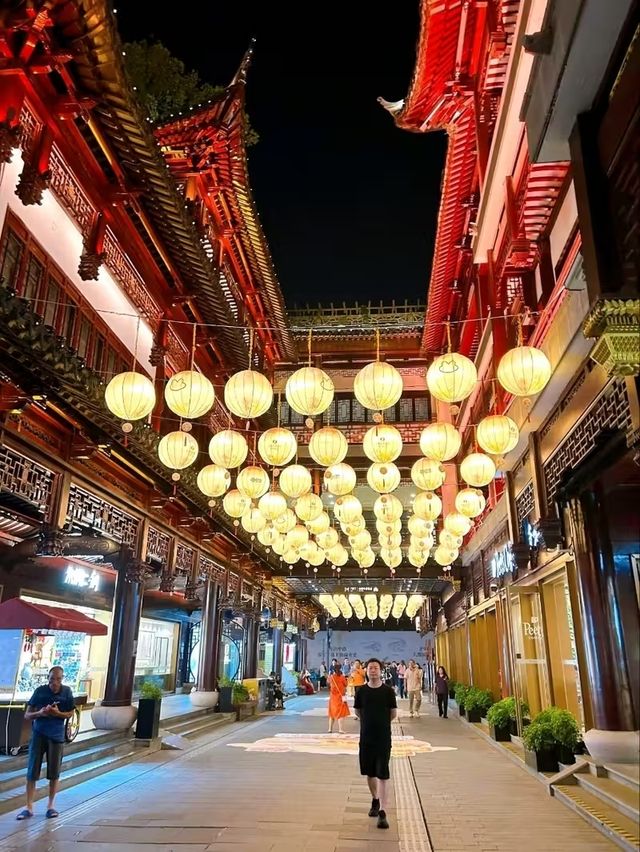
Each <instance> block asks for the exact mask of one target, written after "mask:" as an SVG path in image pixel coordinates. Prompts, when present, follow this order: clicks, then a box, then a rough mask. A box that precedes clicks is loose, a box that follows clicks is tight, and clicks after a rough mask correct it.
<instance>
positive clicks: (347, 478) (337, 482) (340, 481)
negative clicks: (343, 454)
mask: <svg viewBox="0 0 640 852" xmlns="http://www.w3.org/2000/svg"><path fill="white" fill-rule="evenodd" d="M356 481H357V477H356V472H355V470H354V469H353V468H352V467H351V465H349V464H345V462H340V463H339V464H332V465H331V466H330V467H328V468H327V469H326V470H325V472H324V484H325V486H326V489H327V491H328V492H329V493H330V494H335V495H336V497H342V496H344V495H345V494H348V493H349V492H350V491H353V489H354V488H355V486H356Z"/></svg>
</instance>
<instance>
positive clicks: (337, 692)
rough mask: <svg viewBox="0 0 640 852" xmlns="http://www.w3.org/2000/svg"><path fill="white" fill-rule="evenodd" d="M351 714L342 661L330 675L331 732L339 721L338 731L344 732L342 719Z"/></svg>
mask: <svg viewBox="0 0 640 852" xmlns="http://www.w3.org/2000/svg"><path fill="white" fill-rule="evenodd" d="M350 715H351V710H350V709H349V705H348V704H347V679H346V677H345V676H344V675H343V674H342V669H341V667H340V663H337V664H336V665H335V666H334V667H333V672H332V673H331V674H330V675H329V733H330V734H332V733H333V725H334V723H335V722H337V723H338V733H339V734H344V730H343V728H342V720H343V719H345V718H346V717H348V716H350Z"/></svg>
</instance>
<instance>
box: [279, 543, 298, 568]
mask: <svg viewBox="0 0 640 852" xmlns="http://www.w3.org/2000/svg"><path fill="white" fill-rule="evenodd" d="M299 559H300V551H299V550H297V549H296V548H295V547H289V548H287V550H285V552H284V553H283V554H282V561H283V562H286V563H287V565H295V564H296V562H298V561H299Z"/></svg>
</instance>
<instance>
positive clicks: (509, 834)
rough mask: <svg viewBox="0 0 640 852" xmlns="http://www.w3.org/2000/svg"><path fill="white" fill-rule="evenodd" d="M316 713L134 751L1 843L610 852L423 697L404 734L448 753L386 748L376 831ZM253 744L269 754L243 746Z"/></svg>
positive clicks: (36, 849)
mask: <svg viewBox="0 0 640 852" xmlns="http://www.w3.org/2000/svg"><path fill="white" fill-rule="evenodd" d="M325 706H326V697H325V696H322V697H320V696H317V697H310V698H299V699H295V700H293V701H290V702H289V703H288V709H287V710H286V711H285V713H284V714H283V713H280V714H269V715H265V716H263V717H262V718H261V719H259V720H258V721H257V722H249V723H239V724H233V725H230V726H227V727H224V728H222V729H217V730H216V731H215V733H212V734H211V735H209V736H208V737H202V738H201V739H199V740H197V741H196V743H195V745H194V746H192V747H191V751H189V752H168V751H162V752H157V753H155V754H153V755H148V756H147V757H141V758H140V759H139V760H138V761H136V763H134V764H130V765H128V766H125V767H123V768H121V769H118V770H116V771H114V772H113V773H110V774H109V775H107V776H104V777H102V778H98V779H96V780H94V781H91V782H87V783H85V784H83V785H80V786H78V787H75V788H72V789H70V790H68V791H64V792H63V793H61V794H60V796H59V799H58V807H59V809H60V811H61V816H60V818H59V819H58V820H56V821H49V822H47V821H45V819H44V816H43V813H44V803H43V802H39V803H38V804H37V814H36V816H35V817H34V819H33V820H30V821H29V822H28V823H17V822H16V821H15V818H14V815H13V814H8V815H6V816H3V817H2V818H0V849H2V850H9V849H13V850H24V852H44V851H45V850H48V852H49V851H50V852H103V850H110V852H118V851H119V850H122V852H160V851H161V850H162V852H169V850H172V852H183V850H184V852H205V850H210V852H269V850H274V851H275V850H278V852H280V850H282V852H284V850H291V852H338V851H339V852H356V850H367V849H371V850H373V852H422V850H428V849H430V848H433V849H434V850H436V852H457V850H463V849H464V850H505V852H506V850H516V849H524V848H526V849H527V852H538V850H539V852H543V850H544V852H554V850H558V852H560V850H562V852H573V850H575V852H577V850H580V852H584V850H594V852H595V850H612V849H614V848H615V847H614V846H613V845H612V844H610V843H609V842H608V841H606V840H605V839H604V838H603V837H601V835H600V834H598V833H597V832H596V831H595V830H593V829H592V828H590V827H589V826H588V825H586V823H584V822H583V821H582V820H581V819H580V818H579V817H577V816H575V815H574V814H572V813H571V812H570V811H568V810H567V809H566V808H564V807H563V806H562V805H561V804H560V803H558V802H556V801H554V800H553V799H552V798H551V797H549V796H548V795H547V792H546V790H545V788H544V787H543V785H541V784H540V783H538V781H536V779H535V778H533V777H531V776H529V775H527V773H525V772H523V771H522V770H521V769H519V768H518V767H517V766H515V765H514V764H513V763H511V762H510V761H509V760H508V759H507V758H505V757H504V756H503V755H501V754H500V753H499V752H497V751H496V750H494V749H493V748H491V746H489V745H488V744H487V743H485V742H484V741H483V740H482V738H480V737H478V736H477V735H476V734H474V733H473V732H472V731H471V730H469V729H468V728H466V727H465V726H463V725H462V724H461V723H460V722H459V721H457V720H456V719H454V718H450V719H448V720H446V721H445V720H440V719H438V718H437V712H436V714H435V717H434V714H433V707H432V705H430V704H429V703H428V702H427V701H426V700H425V703H423V711H424V713H423V717H421V718H420V719H419V720H411V719H409V718H407V717H406V716H405V715H404V714H402V716H401V719H400V728H401V730H402V733H403V734H404V735H405V736H406V735H409V736H414V737H415V738H416V739H417V740H420V741H421V742H427V743H431V745H432V746H433V747H436V748H438V747H442V748H446V749H447V750H442V751H438V750H435V751H430V750H429V751H426V750H425V749H426V746H421V745H420V743H418V744H415V745H412V743H411V741H404V740H402V741H398V745H397V746H395V745H394V748H396V747H397V748H398V749H399V750H400V753H401V754H405V755H406V754H407V753H409V754H410V753H411V752H418V753H415V754H414V756H412V757H406V756H399V757H398V758H395V759H394V760H393V761H392V763H393V772H394V786H395V788H396V791H402V796H401V798H402V802H401V813H402V817H401V825H400V826H398V822H397V819H396V817H397V808H396V805H395V802H394V803H393V806H392V807H390V808H389V817H390V822H391V829H390V830H389V831H380V830H378V829H377V828H376V827H375V820H373V819H369V818H368V817H367V813H366V812H367V810H368V807H369V795H368V792H367V788H366V785H365V783H364V782H363V780H362V779H361V778H360V776H359V774H358V771H357V758H356V756H355V753H347V754H331V753H326V752H327V751H328V750H329V751H330V750H331V749H332V748H333V749H334V750H335V749H337V750H340V749H343V750H349V751H352V752H353V750H354V749H355V747H356V743H355V739H354V738H352V737H350V736H349V735H347V736H345V737H344V738H340V737H339V736H338V735H336V736H334V737H333V738H330V739H329V738H327V737H318V735H319V734H322V733H324V732H325V730H326V727H325V724H326V719H325V718H324V716H323V713H324V710H325ZM346 729H347V730H348V732H349V733H351V734H354V735H355V734H356V733H357V722H356V721H355V720H347V722H346ZM278 734H280V735H285V736H276V735H278ZM289 734H290V735H292V736H291V737H288V736H287V735H289ZM304 735H311V736H304ZM259 741H262V742H259ZM231 743H234V744H238V745H235V746H233V747H232V746H231V745H230V744H231ZM239 744H242V745H239ZM265 748H269V749H272V750H271V751H264V750H255V749H265ZM451 748H453V749H456V750H449V749H451ZM275 749H278V751H275ZM291 749H296V751H292V750H291ZM298 749H301V750H302V749H304V750H305V751H298ZM310 752H311V753H310ZM317 752H320V753H317ZM414 779H415V780H414ZM418 802H421V804H422V809H423V811H424V818H423V816H422V813H421V812H420V810H419V808H418V804H417V803H418ZM425 821H426V828H425ZM429 838H430V841H431V843H432V844H433V845H432V847H431V846H430V845H429Z"/></svg>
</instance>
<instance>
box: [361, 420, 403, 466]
mask: <svg viewBox="0 0 640 852" xmlns="http://www.w3.org/2000/svg"><path fill="white" fill-rule="evenodd" d="M362 449H363V450H364V454H365V456H366V457H367V458H368V459H369V460H370V461H372V462H379V463H380V464H385V463H386V462H392V461H395V460H396V459H397V458H398V456H399V455H400V453H401V452H402V435H401V434H400V432H399V431H398V430H397V429H396V427H395V426H389V424H388V423H381V424H380V425H379V426H372V427H371V429H368V430H367V432H366V434H365V436H364V440H363V441H362Z"/></svg>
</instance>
